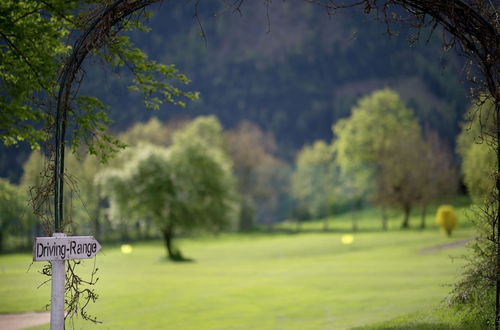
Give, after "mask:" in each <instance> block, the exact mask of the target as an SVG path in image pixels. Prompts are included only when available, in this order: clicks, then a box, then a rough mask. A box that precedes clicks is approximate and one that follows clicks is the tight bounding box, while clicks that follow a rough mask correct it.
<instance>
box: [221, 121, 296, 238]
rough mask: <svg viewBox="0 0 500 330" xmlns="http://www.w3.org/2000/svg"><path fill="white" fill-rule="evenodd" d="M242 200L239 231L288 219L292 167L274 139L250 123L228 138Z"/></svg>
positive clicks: (227, 134) (236, 130)
mask: <svg viewBox="0 0 500 330" xmlns="http://www.w3.org/2000/svg"><path fill="white" fill-rule="evenodd" d="M225 137H226V146H227V149H228V152H229V155H230V157H231V158H232V161H233V165H234V166H233V170H234V174H235V176H236V178H237V182H238V191H239V193H240V195H241V198H242V203H241V213H240V223H239V228H240V229H242V230H248V229H252V227H253V226H254V225H255V223H256V221H257V222H259V223H266V222H270V221H276V220H278V219H285V218H286V216H287V215H288V203H289V196H288V195H289V176H290V165H289V164H287V163H286V162H285V161H284V160H282V159H280V158H278V157H277V156H276V154H277V153H278V150H277V145H276V141H275V139H274V135H273V134H272V133H269V132H263V131H262V130H261V129H260V127H259V126H257V125H256V124H255V123H253V122H250V121H242V122H240V123H239V124H238V126H237V127H236V128H234V129H232V130H228V131H227V132H226V134H225Z"/></svg>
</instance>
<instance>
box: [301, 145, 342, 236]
mask: <svg viewBox="0 0 500 330" xmlns="http://www.w3.org/2000/svg"><path fill="white" fill-rule="evenodd" d="M339 172H340V171H339V168H338V166H337V163H336V162H335V154H334V150H333V148H332V147H331V146H330V145H328V144H326V143H325V142H324V141H321V140H319V141H316V142H314V144H313V145H311V146H305V147H304V148H302V150H300V151H299V153H298V154H297V159H296V168H295V171H294V172H293V174H292V191H291V192H292V195H293V197H294V198H295V199H296V200H297V201H298V202H299V204H300V207H303V208H305V209H306V210H307V212H308V214H310V215H311V216H313V217H314V218H320V217H323V218H324V219H325V222H324V226H323V229H324V230H328V216H329V215H330V214H331V208H332V206H333V204H334V203H335V202H336V199H338V198H339V195H340V191H341V187H340V185H341V184H340V173H339Z"/></svg>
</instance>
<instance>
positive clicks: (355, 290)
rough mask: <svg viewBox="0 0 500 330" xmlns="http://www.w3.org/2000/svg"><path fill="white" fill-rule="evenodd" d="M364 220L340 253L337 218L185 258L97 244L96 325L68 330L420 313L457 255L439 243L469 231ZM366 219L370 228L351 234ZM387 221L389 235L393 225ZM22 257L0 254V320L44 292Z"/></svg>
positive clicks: (42, 299)
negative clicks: (326, 227) (325, 228)
mask: <svg viewBox="0 0 500 330" xmlns="http://www.w3.org/2000/svg"><path fill="white" fill-rule="evenodd" d="M373 217H374V214H373V213H372V214H371V215H370V214H369V213H367V214H366V217H364V218H362V220H361V221H360V228H361V229H363V228H367V229H366V230H364V231H363V230H362V231H360V232H359V233H355V234H354V241H353V243H352V244H350V245H345V244H342V242H341V238H342V235H344V234H345V231H346V230H347V228H349V221H350V217H349V216H347V215H346V216H345V217H340V218H339V219H334V220H332V222H331V228H332V231H330V232H320V231H317V230H316V229H317V228H321V226H322V224H321V222H318V223H308V224H307V226H303V232H298V233H294V232H293V231H292V230H290V228H289V227H288V226H291V225H287V224H284V225H282V226H281V227H276V228H275V231H274V232H271V233H253V234H225V235H221V236H219V237H203V238H185V239H181V240H179V245H180V248H181V250H182V252H183V254H184V255H185V256H187V257H191V258H193V259H194V260H193V261H192V262H183V263H172V262H169V261H166V259H165V258H164V255H165V252H164V248H163V246H162V243H161V242H160V241H155V242H148V243H140V244H135V245H133V252H132V253H131V254H123V253H121V251H120V249H119V246H115V247H113V246H111V247H110V246H105V247H104V248H103V250H102V251H101V252H100V253H99V255H98V257H97V260H96V263H97V267H99V272H98V274H99V282H98V284H97V286H96V290H97V292H98V293H99V295H100V298H99V300H98V301H97V303H96V304H94V305H93V306H92V307H91V309H90V312H91V313H92V314H93V315H96V316H97V317H98V319H99V320H101V321H102V322H103V324H101V325H92V324H90V323H88V322H83V321H81V320H79V319H77V320H75V323H74V326H75V328H77V329H88V328H94V327H95V328H103V329H346V328H352V327H356V326H363V325H367V324H376V323H377V322H382V321H386V320H391V319H394V318H398V317H402V318H403V319H404V317H405V315H408V314H410V315H411V314H412V313H426V312H425V311H429V312H430V313H432V311H433V310H435V309H436V308H437V307H439V306H440V305H442V301H443V299H444V298H445V297H446V295H447V293H448V292H449V290H450V287H449V286H448V284H451V283H453V282H454V281H456V279H457V278H458V275H459V274H460V270H461V267H462V265H463V261H462V260H461V259H452V258H450V257H459V256H461V255H463V254H464V253H465V252H466V249H465V247H463V246H457V247H453V248H444V245H445V244H447V243H450V242H455V241H459V240H464V239H467V238H470V237H471V236H472V229H471V227H470V226H464V225H463V224H464V221H465V219H464V217H463V216H462V217H461V219H460V220H459V221H462V227H461V228H459V229H457V231H456V232H455V233H454V235H453V237H452V238H448V237H446V236H445V235H443V234H442V233H440V232H439V231H438V230H437V229H436V228H435V226H434V225H432V226H430V228H428V229H427V230H425V231H419V230H415V229H413V230H409V231H399V230H392V231H388V232H382V231H378V230H377V229H376V228H377V226H376V225H378V224H379V220H378V219H373ZM369 218H371V220H369ZM368 221H371V222H370V223H374V224H376V225H374V227H373V228H368V227H367V226H365V227H363V225H367V224H368ZM391 221H392V222H391V226H392V227H394V228H395V227H396V226H397V218H393V219H392V220H391ZM412 221H413V222H414V223H415V224H416V223H417V222H418V221H419V219H418V218H415V219H412ZM429 222H432V219H429ZM344 227H345V228H344ZM285 229H286V230H285ZM437 247H441V248H437ZM30 259H31V256H30V255H29V254H10V255H4V256H0V297H1V299H0V313H13V312H16V313H17V312H27V311H41V310H44V305H45V304H46V303H47V302H48V299H49V290H50V288H49V285H45V286H43V287H41V288H40V289H37V286H38V285H39V284H40V283H41V282H42V281H43V280H44V276H42V275H40V274H39V273H38V271H39V270H40V268H41V266H42V263H36V264H33V265H32V266H31V268H30V269H29V271H27V270H28V268H29V266H30V262H31V261H30ZM92 266H93V261H85V267H86V268H85V269H84V270H83V272H82V273H83V274H89V273H90V269H91V268H92ZM422 311H424V312H422ZM418 315H420V316H418V317H420V318H421V319H425V317H424V316H422V315H423V314H418ZM413 319H415V318H413ZM427 320H428V322H427V323H428V324H430V325H431V327H430V328H429V329H431V328H432V324H433V323H432V322H442V320H436V319H435V318H434V319H432V318H427ZM450 320H451V321H450V322H452V318H450ZM396 322H399V324H401V321H396ZM403 322H404V320H403ZM429 322H430V323H429ZM428 324H427V325H428ZM435 325H437V323H435ZM41 328H48V327H41ZM381 328H384V327H379V328H377V329H381ZM401 328H404V327H401ZM374 329H375V328H374Z"/></svg>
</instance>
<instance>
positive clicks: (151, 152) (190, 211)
mask: <svg viewBox="0 0 500 330" xmlns="http://www.w3.org/2000/svg"><path fill="white" fill-rule="evenodd" d="M222 142H223V139H222V128H221V126H220V124H219V123H218V121H217V120H216V119H215V118H213V117H205V118H198V119H196V120H194V121H193V122H192V123H190V124H188V125H186V127H185V128H184V129H183V130H180V131H178V132H176V133H175V134H174V137H173V144H172V145H171V146H170V147H169V148H165V147H159V146H153V145H140V146H138V147H134V148H131V149H129V150H128V151H127V153H129V154H132V156H131V158H130V160H129V162H128V163H127V164H126V165H125V166H124V167H123V168H121V169H114V170H110V171H107V172H103V173H102V174H101V178H100V181H101V183H102V187H103V189H104V190H105V191H106V194H107V195H108V196H109V198H110V201H111V207H112V209H113V210H116V211H117V212H119V215H120V216H124V215H126V216H127V217H129V218H132V217H136V218H142V219H145V218H149V219H152V220H153V222H154V223H155V225H156V226H157V228H158V229H159V231H160V232H161V235H162V237H163V240H164V243H165V248H166V250H167V256H168V257H169V258H170V259H172V260H182V259H183V257H182V254H181V253H180V251H179V250H178V249H177V248H176V247H175V246H174V238H175V236H176V235H177V234H179V233H186V232H193V231H215V232H217V231H221V230H223V229H226V228H228V227H230V226H231V224H232V223H233V222H234V220H235V217H236V211H237V207H236V206H237V195H236V190H235V189H236V188H235V179H234V177H233V175H232V169H231V161H230V159H229V158H228V156H227V155H226V154H225V152H224V150H223V144H222Z"/></svg>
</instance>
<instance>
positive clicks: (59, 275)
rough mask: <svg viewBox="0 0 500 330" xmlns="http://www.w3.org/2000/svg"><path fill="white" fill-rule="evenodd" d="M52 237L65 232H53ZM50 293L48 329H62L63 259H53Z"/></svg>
mask: <svg viewBox="0 0 500 330" xmlns="http://www.w3.org/2000/svg"><path fill="white" fill-rule="evenodd" d="M52 237H57V238H62V237H66V234H62V233H54V234H53V235H52ZM51 263H52V294H51V299H50V330H64V278H65V275H66V270H65V267H64V264H65V262H64V260H53V261H51Z"/></svg>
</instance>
